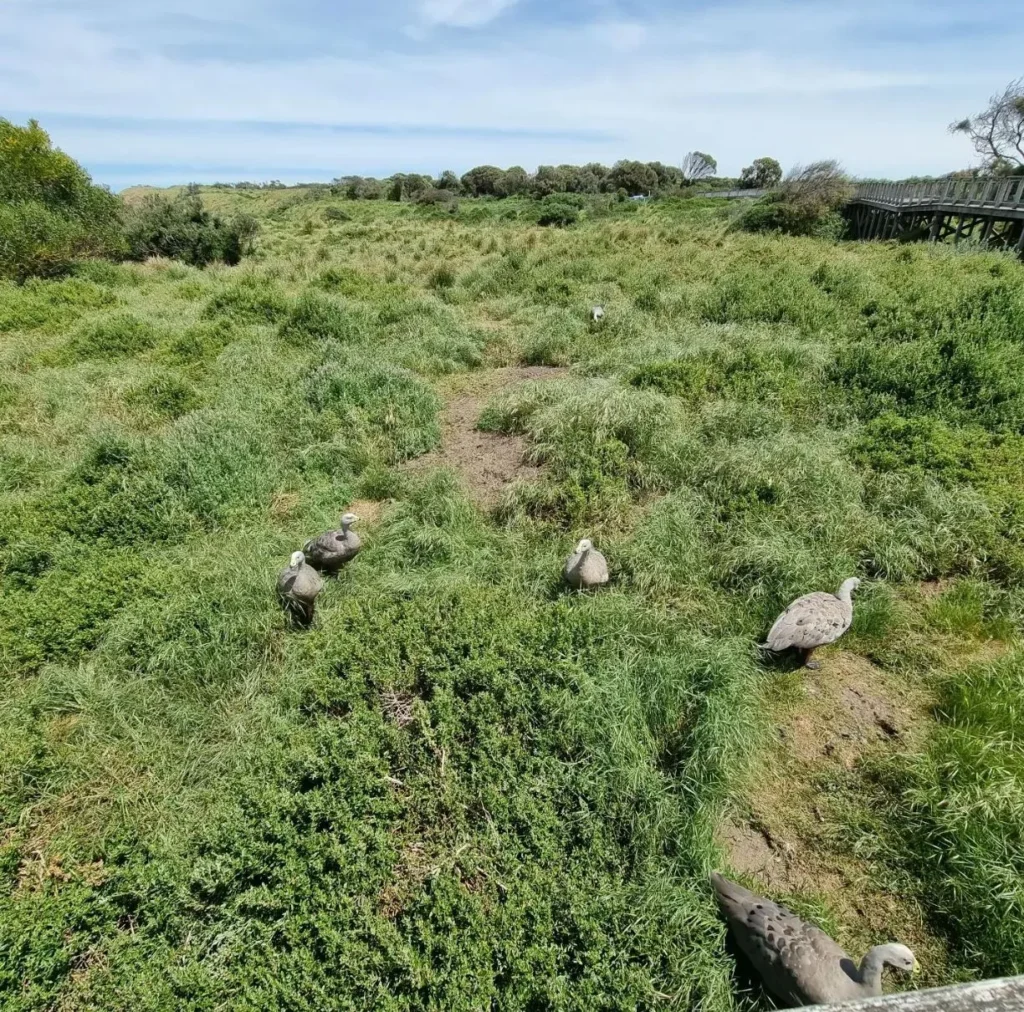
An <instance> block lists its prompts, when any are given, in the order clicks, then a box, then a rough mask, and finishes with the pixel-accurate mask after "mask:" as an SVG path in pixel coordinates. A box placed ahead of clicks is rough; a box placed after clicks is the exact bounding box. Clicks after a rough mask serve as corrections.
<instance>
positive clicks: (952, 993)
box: [809, 977, 1024, 1012]
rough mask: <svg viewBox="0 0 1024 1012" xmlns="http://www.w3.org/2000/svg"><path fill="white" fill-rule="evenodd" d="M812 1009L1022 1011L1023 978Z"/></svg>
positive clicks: (846, 1011) (850, 1011)
mask: <svg viewBox="0 0 1024 1012" xmlns="http://www.w3.org/2000/svg"><path fill="white" fill-rule="evenodd" d="M809 1008H810V1009H836V1010H838V1009H841V1010H842V1012H1020V1010H1021V1009H1024V977H1003V978H1001V979H999V980H979V981H974V982H972V983H970V984H955V985H954V986H953V987H936V988H930V989H928V990H926V991H904V992H902V993H901V994H887V995H883V996H882V997H881V998H865V999H863V1000H861V1001H850V1002H841V1003H840V1004H838V1005H811V1006H809Z"/></svg>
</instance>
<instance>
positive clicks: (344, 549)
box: [302, 513, 362, 573]
mask: <svg viewBox="0 0 1024 1012" xmlns="http://www.w3.org/2000/svg"><path fill="white" fill-rule="evenodd" d="M358 519H359V517H357V516H356V515H355V513H346V514H344V516H342V518H341V530H338V531H324V533H323V534H321V535H320V536H319V537H316V538H313V540H312V541H307V542H306V544H305V547H304V548H303V549H302V550H303V552H305V554H306V560H307V561H308V562H309V564H310V565H311V566H312V567H313V568H314V569H319V570H320V572H321V573H337V572H338V570H339V569H341V567H342V566H344V565H345V563H346V562H350V561H351V560H352V559H354V558H355V557H356V555H358V554H359V549H360V548H361V547H362V543H361V542H360V540H359V535H358V534H356V532H355V531H353V530H352V529H351V527H352V525H353V524H354V523H355V522H356V521H357V520H358Z"/></svg>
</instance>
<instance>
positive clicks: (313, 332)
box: [278, 291, 366, 346]
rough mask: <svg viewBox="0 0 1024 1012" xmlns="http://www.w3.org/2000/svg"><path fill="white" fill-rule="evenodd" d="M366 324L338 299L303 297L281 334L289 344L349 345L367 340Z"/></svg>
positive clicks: (316, 296) (288, 318) (293, 309)
mask: <svg viewBox="0 0 1024 1012" xmlns="http://www.w3.org/2000/svg"><path fill="white" fill-rule="evenodd" d="M365 324H366V321H365V319H364V315H363V314H361V313H357V312H353V311H351V310H350V309H349V308H348V307H347V306H344V305H342V304H341V303H340V302H338V301H337V300H336V299H332V298H331V297H330V296H327V295H320V294H318V293H317V292H309V291H307V292H305V293H304V294H303V295H301V296H300V297H299V299H298V301H297V302H296V303H295V305H294V306H293V307H292V309H291V311H290V312H289V313H288V317H287V318H286V319H285V320H283V321H282V323H281V326H280V327H279V329H278V333H279V334H280V335H281V337H282V338H284V340H286V341H287V342H288V343H289V344H295V345H299V346H302V345H310V344H316V343H318V342H325V341H338V342H341V343H343V344H349V343H351V342H353V341H358V340H360V339H361V338H362V337H364V336H365V330H364V327H365Z"/></svg>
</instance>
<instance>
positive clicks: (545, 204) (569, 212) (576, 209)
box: [537, 194, 583, 228]
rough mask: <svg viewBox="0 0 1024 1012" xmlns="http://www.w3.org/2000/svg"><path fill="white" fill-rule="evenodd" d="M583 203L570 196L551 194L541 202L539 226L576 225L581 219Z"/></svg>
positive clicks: (538, 218)
mask: <svg viewBox="0 0 1024 1012" xmlns="http://www.w3.org/2000/svg"><path fill="white" fill-rule="evenodd" d="M582 205H583V202H582V201H581V200H579V199H576V200H574V199H573V198H572V196H571V195H569V194H551V195H550V196H547V197H545V198H544V199H543V200H542V201H541V202H540V210H539V212H538V214H537V224H538V225H559V226H561V227H563V228H564V227H565V226H566V225H575V224H576V222H577V221H579V219H580V209H581V207H582Z"/></svg>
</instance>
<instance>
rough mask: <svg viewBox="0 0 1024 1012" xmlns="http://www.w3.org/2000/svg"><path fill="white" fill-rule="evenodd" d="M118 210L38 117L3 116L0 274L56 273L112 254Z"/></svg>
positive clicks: (19, 277) (119, 244)
mask: <svg viewBox="0 0 1024 1012" xmlns="http://www.w3.org/2000/svg"><path fill="white" fill-rule="evenodd" d="M119 211H120V202H119V201H118V199H117V198H116V197H114V196H113V195H112V194H111V193H110V192H109V191H107V190H105V189H103V188H101V187H99V186H95V185H93V183H92V181H91V180H90V178H89V175H88V173H86V172H85V170H84V169H83V168H82V167H81V166H80V165H79V164H78V163H77V162H75V161H74V160H73V159H72V158H69V157H68V156H67V155H66V154H64V153H63V152H62V151H59V150H57V149H55V148H53V147H52V145H51V143H50V138H49V136H48V135H47V134H46V132H45V131H44V130H43V129H42V128H41V127H40V126H39V124H38V123H37V122H36V121H35V120H30V121H29V123H28V126H26V127H19V126H16V125H15V124H14V123H11V122H9V121H8V120H5V119H2V118H0V278H4V277H6V278H13V279H14V280H16V281H24V280H25V279H26V278H29V277H32V276H39V277H57V276H59V275H62V274H67V273H68V272H69V271H70V270H71V269H72V267H73V266H74V264H75V263H76V262H77V261H78V260H80V259H82V258H83V257H96V256H107V255H117V254H118V253H119V252H120V251H121V249H122V248H123V239H122V236H121V226H120V220H119Z"/></svg>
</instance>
